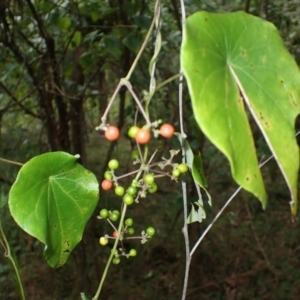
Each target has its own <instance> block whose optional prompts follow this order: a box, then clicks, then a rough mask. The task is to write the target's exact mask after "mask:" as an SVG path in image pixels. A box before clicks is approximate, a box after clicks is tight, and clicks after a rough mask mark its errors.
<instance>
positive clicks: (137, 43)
mask: <svg viewBox="0 0 300 300" xmlns="http://www.w3.org/2000/svg"><path fill="white" fill-rule="evenodd" d="M122 43H123V44H124V45H125V46H126V47H127V48H128V49H129V50H130V51H132V52H133V53H137V52H138V50H139V49H140V47H141V44H142V41H141V40H140V39H139V38H137V37H136V36H134V35H133V34H131V33H129V34H128V35H127V36H126V37H125V38H124V39H123V41H122Z"/></svg>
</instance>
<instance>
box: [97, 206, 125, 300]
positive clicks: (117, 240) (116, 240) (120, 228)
mask: <svg viewBox="0 0 300 300" xmlns="http://www.w3.org/2000/svg"><path fill="white" fill-rule="evenodd" d="M126 210H127V205H126V204H124V206H123V210H122V215H121V219H120V223H119V227H118V232H121V231H122V227H123V223H124V218H125V214H126ZM119 239H120V235H119V234H118V235H117V238H116V239H115V243H114V246H113V248H112V250H111V253H110V256H109V259H108V261H107V263H106V266H105V269H104V271H103V274H102V277H101V281H100V283H99V287H98V290H97V292H96V294H95V296H94V297H93V298H92V300H97V299H98V298H99V296H100V293H101V289H102V286H103V284H104V281H105V278H106V276H107V273H108V269H109V267H110V264H111V261H112V259H113V257H114V255H115V254H114V253H115V250H116V249H117V246H118V243H119Z"/></svg>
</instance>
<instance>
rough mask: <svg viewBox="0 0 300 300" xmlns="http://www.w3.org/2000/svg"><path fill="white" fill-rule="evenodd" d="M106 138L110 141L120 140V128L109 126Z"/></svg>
mask: <svg viewBox="0 0 300 300" xmlns="http://www.w3.org/2000/svg"><path fill="white" fill-rule="evenodd" d="M104 135H105V137H106V138H107V139H108V140H109V141H115V140H117V139H118V138H119V136H120V130H119V128H118V127H116V126H112V125H111V126H108V127H107V129H106V130H105V133H104Z"/></svg>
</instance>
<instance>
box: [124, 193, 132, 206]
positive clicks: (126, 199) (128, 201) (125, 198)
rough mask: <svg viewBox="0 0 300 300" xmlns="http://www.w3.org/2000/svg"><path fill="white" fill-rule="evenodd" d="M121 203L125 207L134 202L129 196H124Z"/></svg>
mask: <svg viewBox="0 0 300 300" xmlns="http://www.w3.org/2000/svg"><path fill="white" fill-rule="evenodd" d="M123 202H124V203H125V204H127V205H131V204H132V203H133V202H134V199H133V197H132V196H131V195H129V194H125V196H124V198H123Z"/></svg>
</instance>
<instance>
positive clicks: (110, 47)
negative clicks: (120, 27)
mask: <svg viewBox="0 0 300 300" xmlns="http://www.w3.org/2000/svg"><path fill="white" fill-rule="evenodd" d="M102 41H103V43H104V45H105V48H106V51H107V53H111V54H112V55H114V56H115V57H117V58H119V57H120V56H121V55H122V51H123V48H124V47H123V44H122V43H121V42H120V40H119V39H118V38H117V37H115V36H114V35H107V36H105V37H104V38H103V39H102Z"/></svg>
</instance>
